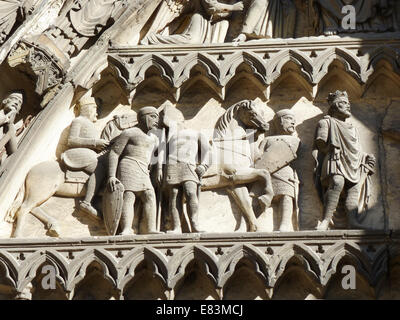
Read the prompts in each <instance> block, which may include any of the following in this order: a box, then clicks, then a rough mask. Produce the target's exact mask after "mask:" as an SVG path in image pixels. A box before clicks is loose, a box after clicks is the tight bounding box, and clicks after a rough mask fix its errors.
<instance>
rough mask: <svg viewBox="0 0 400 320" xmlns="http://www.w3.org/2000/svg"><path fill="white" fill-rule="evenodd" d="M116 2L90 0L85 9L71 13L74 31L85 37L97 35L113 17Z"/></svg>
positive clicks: (112, 0)
mask: <svg viewBox="0 0 400 320" xmlns="http://www.w3.org/2000/svg"><path fill="white" fill-rule="evenodd" d="M115 2H116V0H89V1H88V2H87V3H86V4H84V5H83V7H82V8H81V9H80V10H78V11H74V10H71V12H70V19H71V23H72V25H73V27H74V29H75V30H76V31H77V32H78V33H79V34H81V35H83V36H85V37H93V36H95V35H97V34H98V33H99V32H100V31H101V30H102V29H103V28H104V27H105V26H106V24H107V22H108V20H109V19H110V17H111V14H112V11H113V8H114V3H115Z"/></svg>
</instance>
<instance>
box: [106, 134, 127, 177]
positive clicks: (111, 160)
mask: <svg viewBox="0 0 400 320" xmlns="http://www.w3.org/2000/svg"><path fill="white" fill-rule="evenodd" d="M128 140H129V136H128V135H127V134H126V133H124V132H123V133H122V134H121V135H120V136H119V137H118V138H117V139H116V140H115V142H114V144H113V145H112V147H111V150H110V153H109V155H108V178H115V176H116V173H117V166H118V159H119V157H120V155H121V154H122V152H123V151H124V149H125V147H126V145H127V143H128Z"/></svg>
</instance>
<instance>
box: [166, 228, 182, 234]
mask: <svg viewBox="0 0 400 320" xmlns="http://www.w3.org/2000/svg"><path fill="white" fill-rule="evenodd" d="M167 234H182V230H180V229H173V230H167Z"/></svg>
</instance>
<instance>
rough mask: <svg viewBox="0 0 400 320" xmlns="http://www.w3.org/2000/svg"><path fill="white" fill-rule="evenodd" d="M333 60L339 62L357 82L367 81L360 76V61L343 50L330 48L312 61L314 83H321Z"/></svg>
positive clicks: (363, 76) (361, 68) (364, 77)
mask: <svg viewBox="0 0 400 320" xmlns="http://www.w3.org/2000/svg"><path fill="white" fill-rule="evenodd" d="M335 60H339V61H340V62H341V63H342V64H343V66H344V67H345V70H346V72H347V73H348V74H350V75H351V76H352V77H353V78H354V79H356V80H357V81H358V82H360V83H365V82H366V81H367V77H366V76H365V75H363V74H362V70H363V67H362V64H361V62H360V59H359V58H358V57H357V56H356V55H355V54H353V53H352V52H350V51H348V50H346V49H343V48H330V49H326V50H325V51H324V52H322V54H320V55H319V56H318V57H317V58H316V59H315V61H314V70H315V74H314V77H313V80H314V83H320V82H321V80H322V79H323V78H324V77H325V76H326V75H327V74H328V72H329V67H330V65H331V64H332V63H333V62H334V61H335Z"/></svg>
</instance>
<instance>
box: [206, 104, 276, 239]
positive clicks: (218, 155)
mask: <svg viewBox="0 0 400 320" xmlns="http://www.w3.org/2000/svg"><path fill="white" fill-rule="evenodd" d="M268 129H269V125H268V123H267V122H266V121H265V120H264V119H263V117H262V116H261V114H260V113H259V112H257V110H256V108H255V105H254V102H252V101H250V100H244V101H240V102H238V103H236V104H234V105H233V106H231V107H230V108H229V109H228V110H227V111H226V112H225V114H224V115H222V116H221V117H220V118H219V120H218V121H217V124H216V126H215V131H214V137H213V140H212V145H213V154H214V155H213V163H212V165H211V166H210V168H209V169H208V170H207V172H206V173H205V174H204V176H203V179H202V190H210V189H218V188H223V187H225V188H226V190H227V192H228V193H229V194H230V195H231V196H232V198H233V199H234V200H235V201H236V203H237V204H238V206H239V208H241V210H242V212H243V216H244V218H245V220H246V222H247V226H248V227H247V229H248V231H253V232H254V231H257V220H256V217H255V214H254V210H253V207H252V201H251V197H250V194H249V190H248V186H249V184H251V183H253V182H255V181H259V182H261V183H262V184H263V192H262V195H260V196H259V197H258V200H259V202H260V203H261V204H262V206H265V207H269V206H270V205H271V201H272V198H273V195H274V193H273V189H272V184H271V176H270V174H269V172H268V170H266V169H256V168H254V157H253V154H252V151H251V148H250V141H251V140H252V141H253V142H254V141H255V140H257V139H256V138H258V136H259V134H261V133H265V132H266V131H267V130H268ZM249 131H250V132H249ZM227 187H230V188H227Z"/></svg>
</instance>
